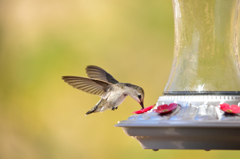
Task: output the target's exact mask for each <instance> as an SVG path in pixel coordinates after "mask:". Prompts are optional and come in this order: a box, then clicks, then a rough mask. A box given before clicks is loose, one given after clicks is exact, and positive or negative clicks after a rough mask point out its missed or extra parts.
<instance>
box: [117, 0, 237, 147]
mask: <svg viewBox="0 0 240 159" xmlns="http://www.w3.org/2000/svg"><path fill="white" fill-rule="evenodd" d="M172 3H173V11H174V24H175V41H174V42H175V44H174V58H173V64H172V70H171V73H170V76H169V80H168V82H167V84H166V87H165V90H164V93H163V95H162V96H160V97H159V99H158V101H157V102H156V106H155V107H154V108H153V109H151V110H150V111H147V112H144V113H140V114H134V115H132V116H130V117H129V118H128V119H127V120H124V121H120V122H119V123H118V124H117V125H116V126H117V127H122V128H123V130H124V132H125V133H126V134H127V135H129V136H132V137H134V138H135V139H137V140H138V141H139V142H140V144H141V146H142V147H143V148H144V149H153V150H158V149H204V150H212V149H215V150H216V149H217V150H240V138H239V134H240V115H239V113H240V110H239V109H240V108H239V107H238V106H239V105H240V54H239V48H240V12H239V11H240V0H172ZM171 103H175V104H174V106H175V107H174V109H172V110H171V111H169V112H167V113H163V114H160V113H159V112H162V109H160V108H158V106H161V105H165V107H167V106H168V105H170V104H171ZM176 105H177V106H176Z"/></svg>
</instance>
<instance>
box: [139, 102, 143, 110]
mask: <svg viewBox="0 0 240 159" xmlns="http://www.w3.org/2000/svg"><path fill="white" fill-rule="evenodd" d="M139 104H140V105H141V107H142V109H144V105H143V101H141V102H140V103H139Z"/></svg>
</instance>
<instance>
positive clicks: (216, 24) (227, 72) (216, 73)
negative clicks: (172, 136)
mask: <svg viewBox="0 0 240 159" xmlns="http://www.w3.org/2000/svg"><path fill="white" fill-rule="evenodd" d="M239 8H240V1H239V0H173V9H174V24H175V41H174V42H175V44H174V59H173V65H172V70H171V74H170V76H169V80H168V82H167V85H166V87H165V90H164V95H209V94H210V95H240V57H239V46H240V45H239V41H240V32H239V29H240V24H239V23H240V21H239V19H240V14H239Z"/></svg>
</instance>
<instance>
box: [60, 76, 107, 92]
mask: <svg viewBox="0 0 240 159" xmlns="http://www.w3.org/2000/svg"><path fill="white" fill-rule="evenodd" d="M62 79H63V80H64V81H65V82H67V83H68V84H69V85H71V86H73V87H74V88H77V89H79V90H82V91H84V92H86V93H90V94H94V95H99V96H102V97H104V96H105V95H106V93H107V90H108V89H109V88H110V86H111V84H110V83H108V82H105V81H100V80H96V79H89V78H84V77H77V76H63V77H62Z"/></svg>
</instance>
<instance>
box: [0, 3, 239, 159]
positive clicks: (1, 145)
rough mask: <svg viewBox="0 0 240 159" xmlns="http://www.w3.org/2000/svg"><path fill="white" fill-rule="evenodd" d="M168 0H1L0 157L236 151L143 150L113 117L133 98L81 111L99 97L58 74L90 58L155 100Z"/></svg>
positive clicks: (170, 33) (164, 71)
mask: <svg viewBox="0 0 240 159" xmlns="http://www.w3.org/2000/svg"><path fill="white" fill-rule="evenodd" d="M173 43H174V26H173V11H172V2H171V0H148V1H147V0H138V1H135V0H133V1H129V0H115V1H108V0H72V1H68V0H20V1H19V0H12V1H8V0H2V1H0V73H1V82H0V159H66V158H71V159H79V158H80V159H93V158H101V159H112V158H114V159H120V158H138V159H143V158H165V159H172V158H186V159H187V158H189V159H190V158H193V157H194V158H195V159H198V158H199V159H200V158H206V159H208V158H209V159H210V158H218V159H226V158H228V157H232V158H234V157H235V158H237V156H238V157H239V155H240V153H239V152H238V151H210V152H206V151H203V150H194V151H189V150H159V151H158V152H154V151H152V150H143V149H142V148H141V146H140V144H139V143H138V142H137V140H135V139H133V138H131V137H129V136H127V135H126V134H125V133H124V132H123V131H122V129H121V128H117V127H114V125H115V124H117V122H118V121H120V120H124V119H127V118H128V117H129V116H130V115H131V112H133V111H135V110H139V109H140V105H139V104H138V103H137V102H136V101H134V100H133V99H131V98H130V97H128V98H126V100H125V101H124V102H123V104H122V105H121V106H120V107H119V109H118V110H117V111H111V110H107V111H105V112H104V113H96V114H92V115H89V116H85V113H86V112H87V111H88V110H89V109H90V108H91V107H92V106H94V105H95V104H96V103H97V101H98V100H99V97H97V96H93V95H89V94H86V93H84V92H81V91H79V90H77V89H74V88H72V87H70V86H69V85H67V84H66V83H64V82H63V81H62V80H61V76H63V75H76V76H86V73H85V67H86V66H87V65H90V64H91V65H98V66H100V67H102V68H104V69H106V70H107V71H108V72H109V73H111V74H112V75H113V76H114V77H115V78H116V79H117V80H119V81H121V82H129V83H132V84H136V85H139V86H142V87H143V88H144V89H145V94H146V96H145V106H149V105H152V104H154V103H156V101H157V99H158V97H159V96H160V95H162V92H163V90H164V87H165V84H166V82H167V79H168V76H169V72H170V69H171V64H172V57H173V46H174V45H173Z"/></svg>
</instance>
